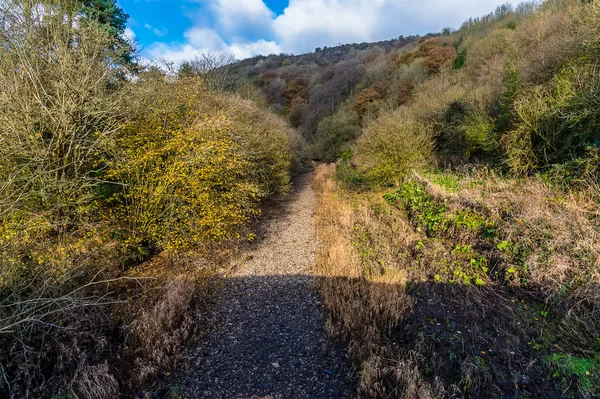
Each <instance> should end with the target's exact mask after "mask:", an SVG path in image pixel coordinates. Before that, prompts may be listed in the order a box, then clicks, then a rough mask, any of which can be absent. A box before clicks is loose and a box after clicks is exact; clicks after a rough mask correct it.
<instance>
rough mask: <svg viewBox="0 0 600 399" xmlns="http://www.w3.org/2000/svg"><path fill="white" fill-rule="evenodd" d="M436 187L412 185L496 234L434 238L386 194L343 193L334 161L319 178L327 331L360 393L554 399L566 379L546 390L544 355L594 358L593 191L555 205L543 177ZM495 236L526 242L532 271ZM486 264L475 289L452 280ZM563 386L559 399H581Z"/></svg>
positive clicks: (468, 232)
mask: <svg viewBox="0 0 600 399" xmlns="http://www.w3.org/2000/svg"><path fill="white" fill-rule="evenodd" d="M438 178H439V176H435V175H434V176H430V175H427V177H423V176H416V177H415V179H416V180H417V181H418V184H420V185H422V186H424V187H425V188H426V191H427V193H428V195H430V196H431V197H432V198H434V200H435V201H436V203H438V204H444V205H445V207H446V214H447V217H449V218H451V219H453V218H455V217H456V215H458V214H460V213H461V212H466V211H468V212H470V213H471V214H472V215H479V217H481V218H484V219H486V220H488V221H490V222H491V221H493V222H494V226H495V229H496V234H497V238H494V239H487V238H484V237H483V236H481V233H480V232H478V230H476V229H470V228H465V227H461V226H458V225H457V226H448V227H447V229H445V230H443V231H442V232H441V233H439V235H438V236H436V237H430V236H429V235H428V234H426V232H425V230H421V231H417V229H415V225H414V224H413V223H414V221H413V220H411V218H410V217H408V215H407V214H406V213H404V212H403V211H402V209H398V208H396V207H394V206H390V204H388V203H387V202H386V201H383V199H382V198H381V197H382V193H377V192H368V193H362V194H360V193H350V192H346V191H344V190H342V189H340V188H338V187H337V186H336V183H335V169H334V166H333V165H321V166H319V167H318V168H317V171H316V173H315V177H314V184H315V187H316V189H317V192H318V198H319V203H318V206H317V211H316V212H317V214H316V223H317V229H318V231H319V240H320V247H319V252H318V258H317V266H316V268H317V273H318V274H319V275H320V276H322V277H323V278H322V279H321V288H322V292H323V298H324V305H325V308H326V310H327V313H328V320H327V330H328V332H329V334H330V335H331V336H333V337H336V338H338V339H342V340H344V341H346V342H348V344H349V352H350V355H351V358H352V360H353V361H354V365H355V367H356V368H357V370H358V372H359V375H360V383H359V388H358V396H359V397H363V398H396V397H397V398H402V397H410V398H413V397H414V398H436V397H440V398H441V397H497V396H498V395H501V394H503V393H507V392H512V391H513V390H514V389H515V385H514V384H517V385H518V386H519V387H520V388H518V389H519V392H520V393H523V394H534V395H539V397H559V396H558V394H557V391H556V387H557V386H559V385H560V384H563V383H564V380H560V379H558V380H556V377H554V378H555V380H553V377H551V376H552V374H553V373H554V372H555V370H553V369H551V368H550V366H549V365H548V362H547V360H546V359H548V357H549V356H551V355H552V354H553V353H565V352H566V353H575V354H577V353H579V354H585V353H588V354H590V353H592V352H588V348H589V347H590V345H593V341H594V339H595V338H594V337H595V336H596V335H597V329H598V320H599V319H600V318H598V310H597V308H596V304H597V303H598V297H597V292H598V285H599V284H598V263H597V259H598V258H597V257H596V254H597V250H598V248H597V245H596V242H598V240H597V237H596V235H597V234H598V233H597V232H598V231H599V229H598V227H597V226H596V224H595V223H596V222H595V219H596V218H595V217H592V216H593V215H595V214H592V213H590V212H591V209H593V208H591V207H590V206H591V203H589V202H586V201H589V195H592V194H589V195H587V196H582V195H578V196H575V195H573V196H565V197H564V198H563V197H560V198H558V197H557V196H558V193H557V192H556V191H555V190H553V189H552V188H551V187H549V186H547V185H546V184H544V183H543V182H542V181H540V180H536V179H527V180H519V179H508V180H507V179H505V178H501V177H500V176H496V175H493V174H491V173H490V172H486V171H481V172H476V173H472V172H471V173H469V174H467V175H464V176H462V180H460V181H459V183H458V188H457V190H453V191H456V192H449V191H448V189H447V187H446V186H444V185H440V184H437V183H434V181H437V179H438ZM442 180H444V179H442ZM549 234H552V237H551V238H550V237H549V236H548V235H549ZM588 236H589V237H588ZM503 240H507V241H511V242H518V243H521V244H526V245H527V246H528V248H529V252H527V256H526V259H525V264H526V265H527V268H524V267H523V266H522V265H521V263H518V264H517V263H514V262H516V258H515V256H514V254H509V253H504V252H502V251H500V250H499V249H498V248H496V245H497V244H498V243H500V242H502V241H503ZM465 246H466V247H465ZM457 248H469V249H468V250H466V252H460V251H457ZM515 248H516V247H515ZM549 252H550V253H551V255H548V253H549ZM582 253H585V254H587V255H586V257H582V256H581V254H582ZM519 256H522V255H519ZM480 257H484V258H486V259H487V267H488V268H490V269H491V270H490V271H489V273H484V274H481V275H480V276H481V278H482V280H481V281H480V283H478V284H475V280H474V279H473V280H471V281H470V282H469V281H466V280H465V281H463V280H462V278H461V277H459V278H456V276H455V275H454V273H453V272H454V270H464V271H468V270H470V268H471V267H472V266H471V264H472V262H473V259H480ZM512 267H516V268H517V270H518V271H517V272H516V273H514V275H513V274H511V273H508V272H507V270H508V269H510V268H512ZM584 277H585V278H584ZM565 285H567V286H569V287H570V288H569V290H567V291H564V287H565ZM540 314H549V315H550V316H548V317H547V318H546V316H540ZM523 376H525V377H523ZM532 381H533V384H534V385H531V384H532ZM560 386H562V391H561V392H563V391H564V393H563V394H564V395H566V396H567V397H577V395H578V394H581V392H583V391H578V390H577V388H576V387H575V385H573V386H572V387H569V386H568V384H567V385H560Z"/></svg>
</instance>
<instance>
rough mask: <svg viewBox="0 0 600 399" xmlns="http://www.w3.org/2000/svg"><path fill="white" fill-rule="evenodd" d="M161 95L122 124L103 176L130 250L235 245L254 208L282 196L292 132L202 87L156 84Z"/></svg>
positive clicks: (184, 83)
mask: <svg viewBox="0 0 600 399" xmlns="http://www.w3.org/2000/svg"><path fill="white" fill-rule="evenodd" d="M155 89H160V90H161V91H162V92H161V96H160V97H159V98H158V100H157V101H156V102H155V103H153V104H152V105H150V106H149V107H146V112H144V113H143V114H141V115H139V116H138V117H137V118H135V119H134V120H132V121H131V122H128V123H126V124H125V126H124V127H123V129H122V131H121V135H120V137H119V139H118V147H119V148H121V152H120V153H119V154H118V156H117V157H116V158H115V159H114V160H113V161H112V162H111V169H110V172H109V177H110V178H111V179H113V180H114V181H117V182H120V183H121V184H122V185H123V187H124V188H123V191H122V192H121V193H117V194H116V195H115V201H117V203H118V204H119V205H118V207H117V208H116V209H115V210H113V212H114V214H115V215H116V216H118V217H119V218H122V219H123V220H126V221H127V223H128V225H129V229H130V231H131V235H132V236H131V241H132V244H135V245H138V244H140V243H153V244H156V245H158V246H159V247H160V248H167V249H168V248H182V247H190V246H195V245H198V244H202V243H205V242H207V241H217V242H220V241H224V240H234V239H239V238H241V236H242V234H243V231H244V229H245V227H246V226H247V224H248V222H249V221H250V218H251V217H253V216H254V215H256V214H257V212H258V209H257V204H258V201H259V200H260V199H261V198H263V197H265V196H266V195H268V194H273V193H285V192H286V191H287V188H288V185H289V182H290V173H291V162H292V152H293V151H294V150H295V149H294V148H293V145H294V144H295V143H292V140H293V135H294V133H293V132H292V131H291V130H290V129H289V128H288V127H287V126H286V125H285V123H284V122H282V121H281V120H280V119H279V118H277V117H275V116H273V115H270V114H269V113H268V112H267V111H263V110H260V109H258V108H257V107H256V106H255V105H253V104H252V103H251V102H249V101H244V100H242V99H240V98H237V97H232V96H221V95H214V94H210V93H208V92H207V91H206V90H205V89H204V88H203V85H202V83H201V82H198V81H191V80H190V81H185V80H184V81H179V82H175V83H159V85H158V87H157V88H155Z"/></svg>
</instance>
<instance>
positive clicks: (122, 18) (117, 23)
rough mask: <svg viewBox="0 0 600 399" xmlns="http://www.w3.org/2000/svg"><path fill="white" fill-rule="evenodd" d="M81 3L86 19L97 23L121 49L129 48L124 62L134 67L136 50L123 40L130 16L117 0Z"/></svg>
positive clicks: (124, 54)
mask: <svg viewBox="0 0 600 399" xmlns="http://www.w3.org/2000/svg"><path fill="white" fill-rule="evenodd" d="M79 1H80V2H81V7H82V8H81V13H82V14H83V15H84V16H85V18H86V19H91V20H94V21H97V22H98V23H99V24H100V25H101V26H102V27H103V28H104V29H106V30H107V31H108V32H109V33H110V35H111V36H112V37H113V39H114V41H115V43H117V44H118V46H119V47H121V48H128V51H126V52H124V53H123V56H122V57H123V61H124V62H125V63H126V64H129V66H132V65H133V52H134V49H133V47H132V45H131V43H129V42H128V41H127V39H125V38H123V33H125V28H126V27H127V20H128V19H129V15H127V14H126V13H125V11H123V9H122V8H121V7H119V6H118V5H117V2H116V0H79Z"/></svg>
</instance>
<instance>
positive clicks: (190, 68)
mask: <svg viewBox="0 0 600 399" xmlns="http://www.w3.org/2000/svg"><path fill="white" fill-rule="evenodd" d="M234 62H235V58H234V57H233V55H231V54H224V53H217V52H214V51H208V52H205V53H202V54H200V55H197V56H196V57H194V59H193V60H191V61H185V62H183V63H182V64H181V66H180V67H179V76H181V77H185V76H202V77H203V78H204V79H205V80H206V83H207V85H208V88H209V89H210V90H213V91H223V90H225V89H226V88H227V86H228V83H229V78H230V72H231V66H232V64H233V63H234Z"/></svg>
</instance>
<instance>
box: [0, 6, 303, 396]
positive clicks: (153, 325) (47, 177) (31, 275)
mask: <svg viewBox="0 0 600 399" xmlns="http://www.w3.org/2000/svg"><path fill="white" fill-rule="evenodd" d="M0 13H1V14H0V18H1V20H0V42H1V45H0V109H2V113H0V343H1V344H0V365H1V370H0V372H1V373H2V381H3V382H2V384H0V386H1V388H0V395H2V396H6V397H35V398H43V397H51V396H52V397H69V398H87V397H117V396H118V395H120V394H128V393H131V392H132V390H133V389H136V388H137V387H139V386H141V385H143V384H145V383H148V382H150V381H152V380H153V379H154V378H156V377H157V376H159V375H160V374H161V373H162V372H164V371H167V370H169V369H170V368H172V367H173V366H174V364H175V361H176V360H177V355H178V353H179V352H180V350H179V348H180V345H181V344H182V343H183V342H184V341H185V340H186V338H187V337H188V336H190V334H191V333H192V332H193V330H194V328H196V327H195V326H196V325H197V323H196V322H195V321H193V320H192V317H193V314H192V312H191V311H190V310H191V309H192V305H193V304H194V303H195V301H198V300H200V299H201V298H202V297H203V296H204V295H209V294H210V292H211V288H210V287H211V285H210V284H209V283H210V282H211V281H212V279H213V277H212V276H213V270H214V266H215V265H217V264H219V263H222V262H224V260H225V259H227V256H228V253H230V252H231V251H232V250H233V249H234V248H235V247H236V246H239V245H240V244H243V242H245V241H247V240H251V239H252V237H253V236H252V231H251V230H250V229H249V225H250V223H251V221H252V220H254V219H255V218H256V216H257V215H258V214H259V213H260V205H261V203H262V201H264V200H265V199H267V198H269V197H274V196H279V195H284V194H285V193H286V192H287V190H288V188H289V186H290V174H291V173H292V169H293V167H298V166H299V165H301V162H302V159H301V157H302V151H303V146H304V144H303V141H302V140H301V139H300V138H299V137H298V136H297V135H296V133H295V131H294V130H292V129H291V128H290V127H289V126H288V125H287V123H286V122H285V121H283V120H282V119H280V118H279V117H277V116H275V115H273V114H272V113H271V112H269V111H268V110H266V109H263V108H261V107H259V106H258V105H256V103H254V102H252V101H249V100H244V99H243V98H241V97H240V96H237V95H233V94H224V93H217V92H215V91H211V90H210V87H211V86H212V84H211V82H209V81H208V80H207V79H208V78H210V77H206V76H204V77H203V76H195V77H194V76H192V77H183V76H182V77H175V76H171V75H165V73H163V72H162V71H161V70H159V69H156V68H143V67H141V66H139V65H136V64H135V61H134V57H135V53H133V50H132V45H131V44H130V43H128V42H126V41H125V40H124V39H123V38H122V34H123V30H124V28H125V21H126V18H127V17H126V15H125V14H124V13H123V11H122V10H120V9H119V8H118V7H117V6H116V3H115V2H114V1H102V2H81V1H77V0H65V1H50V0H48V1H45V0H44V1H38V2H34V3H31V2H29V1H19V0H8V1H4V2H2V3H1V4H0ZM199 287H202V289H198V288H199ZM53 395H54V396H53Z"/></svg>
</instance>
